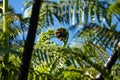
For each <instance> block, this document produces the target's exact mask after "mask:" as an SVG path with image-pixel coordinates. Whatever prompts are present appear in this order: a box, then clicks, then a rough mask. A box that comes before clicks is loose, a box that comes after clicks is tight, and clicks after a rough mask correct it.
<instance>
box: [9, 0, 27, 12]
mask: <svg viewBox="0 0 120 80" xmlns="http://www.w3.org/2000/svg"><path fill="white" fill-rule="evenodd" d="M8 1H9V5H11V6H12V7H13V8H14V10H15V12H16V13H23V11H22V8H23V6H24V1H26V0H8Z"/></svg>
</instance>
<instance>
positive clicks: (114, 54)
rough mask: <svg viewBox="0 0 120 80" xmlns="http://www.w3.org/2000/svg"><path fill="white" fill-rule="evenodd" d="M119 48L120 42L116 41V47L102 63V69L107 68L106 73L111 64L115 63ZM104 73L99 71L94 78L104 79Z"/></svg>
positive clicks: (109, 69) (97, 79)
mask: <svg viewBox="0 0 120 80" xmlns="http://www.w3.org/2000/svg"><path fill="white" fill-rule="evenodd" d="M119 48H120V42H119V43H118V47H117V48H116V49H115V51H114V52H113V55H112V56H111V57H109V58H108V61H107V62H106V63H105V64H104V71H106V70H108V73H110V71H111V68H112V66H113V65H114V64H115V62H116V61H117V59H118V57H119ZM104 77H105V75H103V74H101V73H99V74H98V75H97V76H96V78H95V80H104Z"/></svg>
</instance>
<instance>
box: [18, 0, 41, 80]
mask: <svg viewBox="0 0 120 80" xmlns="http://www.w3.org/2000/svg"><path fill="white" fill-rule="evenodd" d="M40 6H41V0H34V3H33V8H32V14H31V19H30V25H29V31H28V35H27V39H26V42H25V46H24V51H23V57H22V62H21V66H20V70H19V74H18V80H27V78H28V71H29V64H30V60H31V56H32V50H33V46H34V40H35V35H36V29H37V23H38V17H39V11H40Z"/></svg>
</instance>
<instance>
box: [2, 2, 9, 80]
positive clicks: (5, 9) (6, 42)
mask: <svg viewBox="0 0 120 80" xmlns="http://www.w3.org/2000/svg"><path fill="white" fill-rule="evenodd" d="M7 12H8V0H3V27H2V30H3V34H4V36H3V46H4V47H6V48H8V47H9V35H8V31H7V27H8V26H7V21H6V19H7V18H6V16H7V15H6V13H7ZM3 59H4V60H3V61H4V65H5V68H2V69H1V70H2V79H3V80H8V79H9V78H8V77H9V76H8V75H9V72H8V70H7V69H6V67H7V66H8V61H9V53H5V54H4V56H3Z"/></svg>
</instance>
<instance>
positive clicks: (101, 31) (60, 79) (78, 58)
mask: <svg viewBox="0 0 120 80" xmlns="http://www.w3.org/2000/svg"><path fill="white" fill-rule="evenodd" d="M31 5H32V2H31V1H30V2H28V3H26V8H25V16H24V17H22V15H20V14H16V13H15V12H14V13H13V9H10V10H11V12H8V13H7V14H6V16H7V19H6V21H7V25H8V30H7V31H8V32H7V33H9V34H8V35H9V37H10V38H11V40H12V41H14V40H17V39H16V36H17V35H19V34H21V35H24V32H26V31H27V30H28V29H29V28H28V25H29V17H30V14H31V8H30V6H31ZM105 5H107V7H106V6H105ZM109 6H110V7H109ZM108 7H109V8H108ZM107 11H108V13H107ZM109 12H110V13H113V14H109ZM114 13H115V14H116V13H117V15H118V14H119V2H116V3H115V4H111V5H110V4H109V3H108V2H102V1H99V0H84V1H81V0H59V1H58V2H53V1H47V0H46V1H43V2H42V8H41V10H40V15H39V22H38V29H37V37H38V38H37V41H36V42H35V45H34V50H33V54H32V60H31V64H30V69H29V75H28V79H29V80H92V79H94V78H95V77H96V75H97V74H98V73H99V72H101V73H102V74H103V75H104V76H105V79H106V80H110V79H112V80H118V79H119V78H120V77H119V76H120V75H119V74H120V73H119V66H120V65H119V60H118V61H117V62H116V64H115V65H114V66H113V67H112V69H111V72H110V75H108V72H107V71H105V70H104V64H105V63H106V62H107V59H108V57H109V55H110V54H109V53H108V51H106V48H109V50H114V48H115V47H116V46H117V43H118V42H119V38H120V36H119V34H120V32H119V31H117V30H116V29H117V27H118V23H114V21H113V18H114V17H115V18H116V16H114V17H113V15H114ZM117 19H118V18H117ZM56 20H57V21H59V23H62V24H68V25H70V27H68V28H67V29H68V30H73V29H76V28H78V26H81V25H83V28H82V29H80V32H77V35H75V36H77V37H75V38H74V39H75V41H74V42H70V43H71V44H70V45H68V44H66V46H64V47H62V46H61V45H59V43H57V42H54V39H55V40H56V37H55V31H54V30H52V29H49V30H46V29H47V28H48V27H50V26H51V25H52V26H54V25H55V24H57V23H56V22H55V21H56ZM16 21H19V22H20V25H16V23H15V22H16ZM96 22H98V23H97V24H96ZM0 23H1V24H0V26H1V27H0V41H1V42H0V76H1V78H2V75H3V74H5V73H2V72H6V71H9V75H7V76H8V77H9V80H16V79H17V74H18V69H19V66H20V61H21V56H22V52H23V49H24V48H23V45H24V41H22V42H18V43H17V42H15V44H11V45H10V46H9V47H8V48H6V47H3V45H2V42H3V41H4V39H3V36H4V34H3V31H2V24H3V22H2V16H1V17H0ZM88 23H92V24H88ZM42 29H45V31H44V32H42ZM69 37H71V34H70V35H69V36H68V38H69ZM23 40H24V37H23ZM68 41H69V40H68ZM5 53H9V54H10V56H9V61H8V63H9V64H8V65H7V66H5V65H4V64H3V62H4V59H3V56H4V55H5Z"/></svg>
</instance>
